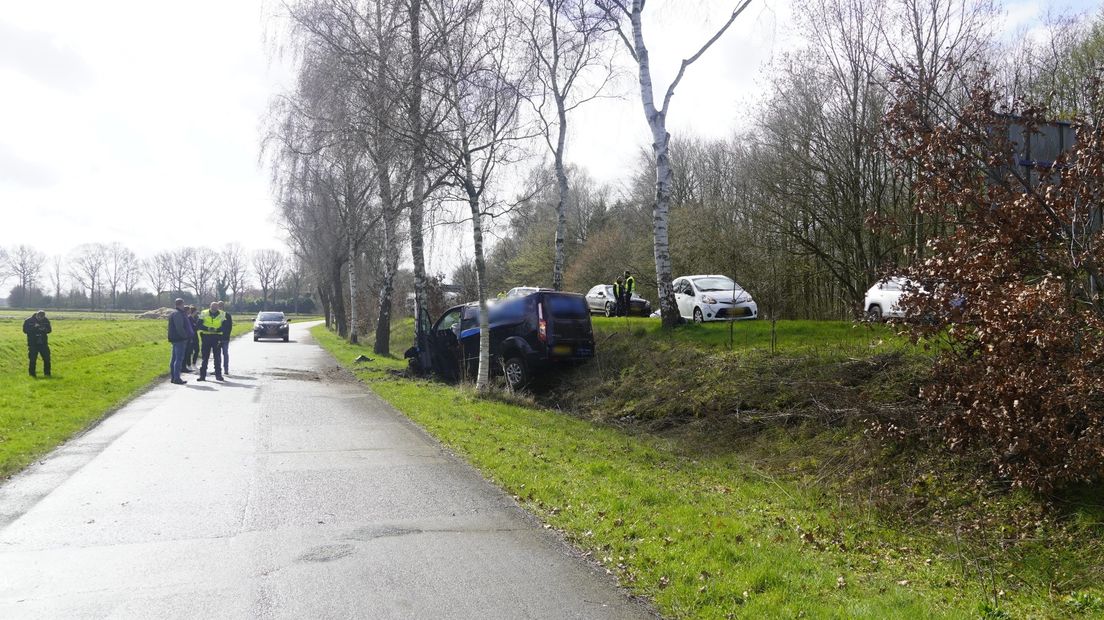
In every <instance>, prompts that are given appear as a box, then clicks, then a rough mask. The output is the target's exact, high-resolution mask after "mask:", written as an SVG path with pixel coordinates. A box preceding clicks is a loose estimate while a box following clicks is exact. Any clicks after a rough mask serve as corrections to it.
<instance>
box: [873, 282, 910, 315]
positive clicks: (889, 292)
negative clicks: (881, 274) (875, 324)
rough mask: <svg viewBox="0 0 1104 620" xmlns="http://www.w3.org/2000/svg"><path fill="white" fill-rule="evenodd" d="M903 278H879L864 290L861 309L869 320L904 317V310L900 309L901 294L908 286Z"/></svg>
mask: <svg viewBox="0 0 1104 620" xmlns="http://www.w3.org/2000/svg"><path fill="white" fill-rule="evenodd" d="M909 284H910V283H909V281H908V280H907V279H905V278H900V277H891V278H886V279H884V280H879V281H878V282H875V283H874V286H872V287H870V290H868V291H866V297H865V298H864V300H863V311H864V312H865V313H866V316H867V318H869V319H870V320H871V321H881V320H882V319H886V318H895V319H900V318H904V316H905V311H904V310H902V309H901V306H900V301H901V295H902V294H904V292H905V289H906V288H907V287H908V286H909Z"/></svg>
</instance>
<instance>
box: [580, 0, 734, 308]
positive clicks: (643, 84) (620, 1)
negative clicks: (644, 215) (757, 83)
mask: <svg viewBox="0 0 1104 620" xmlns="http://www.w3.org/2000/svg"><path fill="white" fill-rule="evenodd" d="M596 3H597V5H598V6H599V7H601V8H602V10H603V11H605V12H606V14H607V15H608V16H609V17H610V18H611V19H613V20H615V21H616V23H617V34H618V36H620V38H621V41H622V42H624V44H625V47H626V48H627V49H628V51H629V55H630V56H632V59H633V60H635V61H636V64H637V67H638V68H639V70H640V72H639V81H640V99H641V103H642V104H643V106H644V118H645V120H646V121H647V122H648V128H649V129H650V130H651V132H652V151H653V153H654V155H655V170H656V181H655V183H656V191H655V203H654V206H653V209H652V211H653V215H652V232H653V237H654V239H653V248H654V251H655V263H656V283H657V288H658V290H659V307H660V312H661V314H662V317H663V326H664V327H666V328H673V327H674V326H675V325H677V324H678V320H679V312H678V306H676V305H675V294H674V290H673V289H672V288H671V251H670V242H669V238H668V237H669V226H670V202H671V179H672V176H673V173H672V170H671V159H670V143H671V134H669V133H668V132H667V113H668V112H669V111H670V108H671V98H672V97H674V95H675V89H676V88H677V87H678V85H679V82H681V81H682V78H683V76H685V75H686V69H687V68H688V67H689V66H690V65H692V64H694V62H696V61H697V60H698V59H699V58H701V57H702V55H703V54H705V52H706V51H707V50H708V49H709V48H710V47H712V46H713V44H714V43H716V42H717V40H718V39H720V38H721V36H722V35H724V33H725V31H727V30H728V28H729V27H730V26H732V24H733V22H735V21H736V18H737V17H739V16H740V13H743V12H744V9H746V8H747V7H748V5H749V4H751V0H740V1H739V3H738V4H737V5H736V7H735V8H734V9H733V11H732V14H731V15H729V17H728V20H727V21H725V23H724V24H723V25H722V26H721V27H720V28H718V29H717V31H716V32H714V33H713V36H711V37H710V38H709V39H708V40H707V41H706V42H705V43H704V44H703V45H702V46H701V47H700V48H699V49H698V51H697V52H695V53H694V54H693V55H692V56H690V57H689V58H686V59H684V60H683V61H682V64H681V65H680V66H679V70H678V73H677V74H676V75H675V78H674V79H673V80H672V81H671V83H670V84H668V85H667V89H666V91H665V94H664V95H663V101H662V103H661V104H659V105H657V104H656V97H655V88H654V86H653V85H652V67H651V59H650V57H649V55H648V45H647V42H646V40H645V38H644V27H643V14H644V3H645V0H632V1H631V3H629V2H627V1H626V0H596ZM624 20H628V22H629V24H628V25H629V30H628V32H626V30H625V24H624ZM630 35H631V38H630Z"/></svg>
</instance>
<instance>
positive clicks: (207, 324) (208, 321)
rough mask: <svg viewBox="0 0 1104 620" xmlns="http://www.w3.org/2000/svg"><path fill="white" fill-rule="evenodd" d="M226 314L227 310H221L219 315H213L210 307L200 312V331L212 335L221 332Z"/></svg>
mask: <svg viewBox="0 0 1104 620" xmlns="http://www.w3.org/2000/svg"><path fill="white" fill-rule="evenodd" d="M225 316H226V313H225V312H219V313H218V316H211V311H210V310H209V309H208V310H204V311H203V312H201V313H199V321H200V323H201V325H200V327H199V333H201V334H212V335H217V334H221V333H222V319H223V317H225Z"/></svg>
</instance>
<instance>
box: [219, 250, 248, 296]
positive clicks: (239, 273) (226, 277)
mask: <svg viewBox="0 0 1104 620" xmlns="http://www.w3.org/2000/svg"><path fill="white" fill-rule="evenodd" d="M219 264H220V266H221V267H222V274H221V279H222V280H223V281H224V282H225V283H226V287H227V288H229V289H230V290H231V291H233V297H232V299H230V300H228V301H230V302H231V303H241V294H242V291H244V290H245V281H246V277H247V276H248V273H249V261H248V259H247V258H246V256H245V252H244V251H243V250H242V248H241V246H240V245H238V244H237V243H230V244H227V245H226V247H225V248H223V250H222V261H221V262H220V263H219Z"/></svg>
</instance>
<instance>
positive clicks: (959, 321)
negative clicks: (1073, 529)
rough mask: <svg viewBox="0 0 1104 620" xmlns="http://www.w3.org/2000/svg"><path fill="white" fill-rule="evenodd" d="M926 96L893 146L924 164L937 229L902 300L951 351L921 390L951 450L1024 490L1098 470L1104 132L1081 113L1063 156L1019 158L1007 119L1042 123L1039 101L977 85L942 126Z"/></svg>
mask: <svg viewBox="0 0 1104 620" xmlns="http://www.w3.org/2000/svg"><path fill="white" fill-rule="evenodd" d="M919 101H920V99H919V98H918V97H914V96H912V94H910V93H908V92H905V91H902V93H901V97H900V99H899V100H898V102H897V104H896V106H895V107H894V109H893V113H892V114H891V115H890V117H889V127H890V128H891V129H890V134H889V135H890V139H889V144H890V150H891V152H892V154H893V156H894V158H895V159H896V161H897V162H898V163H899V164H901V165H902V169H906V167H907V169H908V170H909V171H910V172H911V174H912V175H913V176H912V178H913V179H914V185H913V189H914V192H915V194H914V195H915V210H916V213H917V214H918V217H917V221H924V222H925V225H926V226H928V228H927V230H929V231H931V232H932V233H934V234H932V239H931V240H930V241H929V242H928V243H927V244H926V247H924V248H923V254H922V255H921V254H917V255H916V256H914V257H913V267H912V268H910V269H908V270H907V271H906V275H907V276H908V277H909V278H911V280H912V281H913V282H914V283H915V286H914V287H913V288H914V290H913V291H912V292H911V293H910V294H907V295H906V296H905V297H904V298H903V300H902V307H903V308H905V309H906V312H907V315H908V317H909V318H910V319H911V321H909V322H907V323H905V325H906V329H907V330H908V331H909V332H910V333H911V334H912V336H913V337H914V338H916V339H919V340H927V341H929V342H938V343H939V346H940V347H941V350H942V353H941V355H940V357H939V359H938V362H937V366H936V368H935V371H934V375H933V377H934V378H933V381H932V382H931V383H930V384H929V385H927V386H926V387H925V388H924V389H923V392H922V394H923V396H924V397H926V398H927V400H928V401H929V402H930V403H931V404H932V405H934V407H933V408H932V409H931V410H930V411H929V413H928V414H927V415H928V422H930V424H932V425H933V426H934V427H936V428H937V429H938V430H939V431H940V432H941V433H942V434H943V436H944V437H945V439H946V441H948V442H949V443H950V445H951V446H953V447H956V448H961V449H967V448H970V449H976V450H985V451H987V452H988V455H989V458H990V460H991V461H992V463H993V464H994V466H995V467H996V468H997V471H998V472H999V474H1000V475H1002V476H1003V477H1006V478H1008V479H1010V480H1011V481H1012V482H1013V483H1014V484H1015V485H1017V486H1025V487H1029V488H1032V489H1036V490H1049V489H1053V488H1055V487H1058V486H1062V485H1065V484H1069V483H1073V482H1082V481H1085V482H1088V481H1093V480H1098V479H1100V477H1101V472H1102V471H1104V306H1102V300H1101V296H1100V290H1101V284H1102V282H1101V277H1102V276H1104V274H1102V273H1101V269H1102V267H1104V235H1102V232H1101V226H1100V219H1099V218H1100V213H1101V211H1100V209H1101V206H1100V205H1101V197H1102V196H1104V135H1102V132H1104V127H1100V126H1094V125H1092V124H1090V123H1088V122H1080V121H1079V122H1076V123H1075V127H1076V129H1077V142H1076V145H1075V147H1074V148H1073V149H1072V150H1070V151H1068V152H1066V153H1065V154H1063V155H1061V156H1060V157H1059V158H1058V160H1057V161H1056V162H1055V163H1054V165H1053V166H1050V165H1039V164H1032V165H1030V166H1022V165H1018V163H1012V154H1013V143H1012V142H1011V141H1010V140H1009V137H1008V136H1009V135H1010V133H1009V129H1010V125H1012V124H1013V123H1015V124H1016V125H1017V126H1022V127H1024V128H1026V129H1027V131H1028V132H1031V131H1033V130H1034V129H1036V128H1039V127H1042V126H1043V125H1044V118H1045V116H1044V114H1043V112H1041V111H1040V110H1036V109H1026V110H1022V111H1021V113H1020V114H1019V115H1017V116H1012V115H1010V114H1007V113H1003V112H1006V111H1001V110H998V106H997V105H996V100H995V97H994V95H993V94H992V92H991V91H989V90H987V89H985V88H977V89H976V90H974V91H973V92H971V93H970V95H969V97H968V100H967V101H966V103H965V104H964V105H962V106H961V107H958V108H957V112H955V113H954V114H953V116H947V117H945V118H944V120H943V121H942V122H933V121H931V120H930V119H931V118H932V116H933V115H932V114H931V113H930V108H925V106H922V105H921V104H920V103H919ZM1093 101H1094V108H1093V109H1094V110H1095V111H1096V112H1097V113H1096V114H1090V116H1089V117H1090V118H1102V117H1101V116H1100V115H1099V111H1101V109H1102V108H1101V106H1100V96H1099V92H1097V93H1096V96H1095V97H1094V98H1093ZM929 103H930V102H929ZM947 109H950V106H948V107H947ZM1013 135H1014V134H1013Z"/></svg>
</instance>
